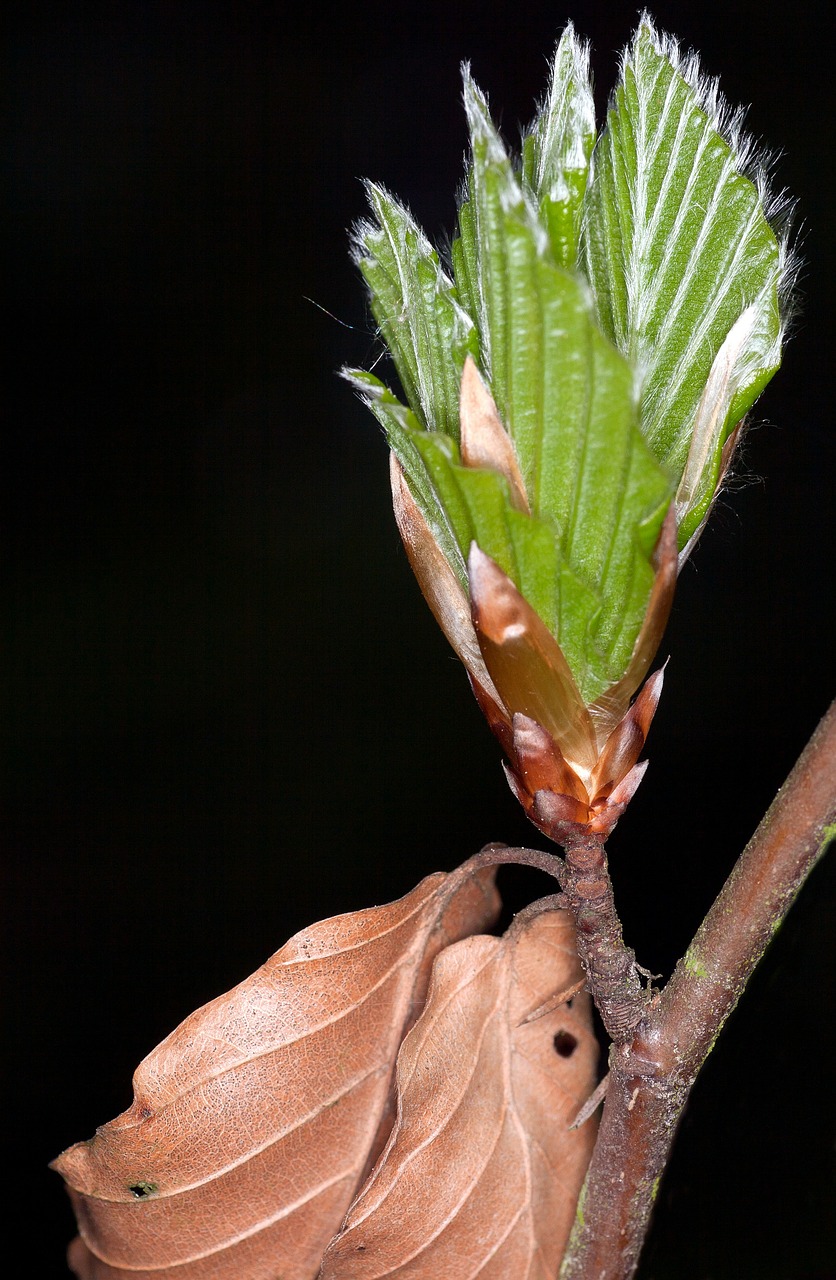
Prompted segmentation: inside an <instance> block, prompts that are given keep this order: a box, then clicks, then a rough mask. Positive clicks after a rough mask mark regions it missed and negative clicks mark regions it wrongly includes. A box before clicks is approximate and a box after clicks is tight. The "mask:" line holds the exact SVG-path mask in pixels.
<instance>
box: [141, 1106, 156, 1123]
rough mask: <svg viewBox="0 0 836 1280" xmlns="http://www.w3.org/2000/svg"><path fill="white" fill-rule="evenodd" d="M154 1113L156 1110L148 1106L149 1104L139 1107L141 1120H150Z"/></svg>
mask: <svg viewBox="0 0 836 1280" xmlns="http://www.w3.org/2000/svg"><path fill="white" fill-rule="evenodd" d="M153 1114H154V1112H153V1111H152V1110H151V1108H150V1107H149V1106H147V1105H146V1106H144V1107H140V1108H139V1118H140V1120H150V1119H151V1117H152V1115H153Z"/></svg>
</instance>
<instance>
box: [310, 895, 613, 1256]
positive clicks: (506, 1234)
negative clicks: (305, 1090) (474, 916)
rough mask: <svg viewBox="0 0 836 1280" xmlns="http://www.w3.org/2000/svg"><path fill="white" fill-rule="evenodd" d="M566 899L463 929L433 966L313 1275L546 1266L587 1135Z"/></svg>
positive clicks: (567, 1223) (563, 1231) (585, 1028)
mask: <svg viewBox="0 0 836 1280" xmlns="http://www.w3.org/2000/svg"><path fill="white" fill-rule="evenodd" d="M581 977H582V973H581V971H580V966H579V963H578V959H577V954H576V950H575V939H574V928H573V925H572V923H571V920H570V919H569V918H568V917H567V915H566V913H565V912H563V911H557V912H548V913H543V914H540V915H535V916H528V917H527V918H526V917H521V918H520V920H518V921H517V922H515V924H514V925H512V926H511V929H510V930H509V931H508V933H507V934H506V935H505V936H504V937H503V938H490V937H471V938H468V939H466V940H465V941H463V942H459V943H457V944H456V945H455V946H453V947H449V948H448V949H447V950H446V951H445V952H443V954H442V955H440V956H439V957H438V959H437V960H436V962H435V967H434V969H433V976H432V982H431V985H430V993H429V996H428V999H427V1005H426V1008H425V1009H424V1012H423V1014H422V1016H421V1018H420V1019H419V1021H418V1022H417V1023H416V1025H415V1026H414V1027H413V1029H412V1031H411V1032H410V1033H409V1035H408V1036H407V1038H406V1040H405V1041H404V1043H403V1045H402V1047H401V1051H400V1054H399V1056H398V1067H397V1087H398V1117H397V1120H396V1123H395V1125H394V1127H393V1129H392V1133H391V1135H390V1137H389V1141H388V1143H387V1145H386V1148H385V1150H384V1152H383V1153H382V1155H381V1158H380V1161H379V1162H378V1164H377V1166H376V1168H375V1169H374V1171H373V1172H372V1174H371V1176H370V1178H369V1180H368V1182H367V1183H366V1184H365V1186H364V1187H363V1189H362V1191H361V1192H360V1195H359V1196H358V1197H357V1199H356V1200H355V1202H354V1204H353V1205H352V1206H351V1209H350V1211H349V1213H348V1216H347V1218H346V1222H345V1224H344V1226H343V1229H342V1231H341V1232H340V1234H339V1235H338V1236H337V1237H336V1239H335V1240H334V1242H333V1243H332V1244H331V1245H330V1247H329V1249H328V1251H327V1252H326V1255H325V1260H324V1263H323V1268H322V1280H383V1277H394V1276H397V1277H399V1280H407V1277H409V1278H410V1280H430V1278H432V1280H439V1278H440V1277H443V1278H444V1280H471V1278H472V1277H476V1276H478V1280H554V1276H555V1275H556V1274H557V1269H558V1266H559V1263H560V1259H561V1257H562V1254H563V1251H564V1248H565V1245H566V1241H567V1239H568V1236H569V1231H570V1228H571V1226H572V1222H573V1220H574V1216H575V1210H576V1204H577V1199H578V1195H579V1193H580V1188H581V1185H582V1183H583V1179H584V1175H585V1172H586V1168H587V1165H588V1163H589V1159H590V1156H591V1154H592V1146H593V1143H594V1139H595V1126H594V1124H587V1125H585V1126H584V1127H583V1128H581V1129H577V1130H570V1129H569V1125H570V1123H571V1122H572V1120H573V1119H574V1117H575V1115H576V1113H577V1111H578V1109H579V1108H580V1106H581V1104H582V1103H583V1101H584V1100H585V1099H586V1097H587V1096H588V1095H589V1093H590V1092H591V1091H592V1089H593V1088H594V1086H595V1065H596V1061H597V1057H598V1047H597V1043H596V1040H595V1037H594V1035H593V1032H592V1022H591V1011H590V1004H589V997H588V996H587V995H586V994H585V993H581V994H578V995H576V996H575V997H574V999H572V1001H571V1003H570V1004H563V1005H561V1006H558V1007H557V1008H553V1009H551V1010H549V1011H548V1012H546V1013H544V1015H543V1016H542V1017H536V1016H535V1017H534V1018H533V1019H532V1020H530V1021H526V1018H527V1016H528V1015H529V1014H531V1013H532V1012H535V1013H536V1011H538V1010H539V1009H540V1008H541V1007H542V1006H543V1005H544V1004H545V1005H546V1008H547V1009H548V998H549V996H550V995H552V994H553V993H554V992H555V991H558V992H559V991H566V990H567V989H570V988H571V987H572V985H573V984H574V983H575V982H576V981H577V980H578V979H579V978H581Z"/></svg>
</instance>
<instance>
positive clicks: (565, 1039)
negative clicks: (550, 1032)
mask: <svg viewBox="0 0 836 1280" xmlns="http://www.w3.org/2000/svg"><path fill="white" fill-rule="evenodd" d="M554 1047H555V1049H556V1051H557V1052H558V1053H559V1054H560V1056H561V1058H571V1056H572V1054H573V1053H574V1052H575V1050H576V1049H577V1047H578V1041H577V1037H576V1036H573V1035H572V1032H571V1031H558V1032H557V1034H556V1035H555V1038H554Z"/></svg>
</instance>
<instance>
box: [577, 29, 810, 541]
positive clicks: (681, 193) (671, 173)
mask: <svg viewBox="0 0 836 1280" xmlns="http://www.w3.org/2000/svg"><path fill="white" fill-rule="evenodd" d="M746 160H747V157H746V155H745V153H744V151H743V149H742V144H741V143H740V140H739V131H738V129H737V127H736V122H734V121H733V122H732V125H731V127H730V128H729V129H725V127H724V125H723V121H722V120H721V118H720V109H719V107H718V101H717V95H716V90H715V89H714V88H713V87H712V86H710V85H706V84H704V83H702V82H700V81H699V79H698V77H697V74H696V68H695V64H694V63H693V61H691V62H689V63H688V64H685V65H683V64H682V63H681V60H680V59H679V57H678V53H677V50H676V46H675V45H674V44H673V43H672V42H670V41H666V40H663V39H662V38H660V37H659V36H658V35H657V34H656V32H655V31H654V29H653V27H652V26H651V25H650V24H649V23H648V22H647V21H645V22H643V23H642V25H641V27H640V28H639V30H638V32H637V33H636V36H635V38H634V41H633V44H632V47H631V49H630V50H629V52H628V55H627V56H626V58H625V60H624V63H623V67H622V76H621V81H620V84H619V86H618V89H617V91H616V94H615V98H614V103H613V106H612V108H611V110H610V112H609V115H608V119H607V126H606V129H605V131H604V133H603V135H602V137H601V140H600V142H599V144H598V147H597V149H596V152H595V156H594V161H593V175H592V178H591V181H590V184H589V188H588V191H587V199H586V206H585V265H586V268H587V271H588V274H589V278H590V281H591V283H592V287H593V291H594V293H595V298H596V304H597V308H598V316H599V320H600V323H601V325H602V327H603V329H604V332H605V333H606V334H607V335H608V336H609V337H610V338H611V339H612V340H613V341H614V342H615V343H616V345H617V346H618V348H619V349H620V350H621V351H622V352H623V353H624V354H625V355H626V356H627V357H628V358H629V360H630V362H631V363H632V364H633V365H634V366H635V367H636V368H638V369H639V370H641V371H642V394H641V418H642V428H643V431H644V433H645V436H646V438H647V440H648V442H649V444H650V446H651V448H652V449H653V452H654V454H655V455H656V457H657V458H659V459H660V460H661V461H663V462H664V463H665V464H666V465H667V466H668V467H669V468H670V469H671V470H672V471H673V472H674V473H675V474H676V475H678V476H681V475H682V473H683V471H684V470H685V467H686V462H687V459H688V454H689V450H690V448H691V441H692V434H693V432H694V428H695V424H696V423H697V418H698V410H699V405H700V400H701V397H702V395H703V392H704V389H705V387H706V383H707V382H708V380H709V375H710V373H711V370H712V366H713V365H714V362H715V359H716V358H717V357H718V352H719V351H720V349H721V347H722V345H723V343H724V341H726V339H727V338H728V336H729V334H730V332H731V330H732V328H733V326H734V325H735V322H736V321H737V320H738V319H739V318H740V317H741V315H742V313H743V312H744V311H746V309H747V308H749V307H753V308H754V312H753V323H752V324H751V326H750V332H749V334H748V337H747V342H746V344H745V345H744V347H743V348H742V349H740V350H739V351H738V352H737V354H736V358H735V362H734V365H733V367H732V368H730V369H729V370H728V374H729V380H728V385H727V388H726V390H727V395H726V399H725V401H722V402H718V406H719V407H718V413H717V414H716V415H715V417H714V419H712V423H711V442H710V448H709V449H708V450H705V449H704V448H703V452H705V454H706V457H705V467H706V468H707V477H709V478H710V479H711V480H712V481H713V482H710V483H703V484H701V485H691V491H692V495H693V496H692V499H691V501H690V503H689V504H688V505H686V506H685V507H684V508H683V510H682V512H681V513H680V514H681V521H682V523H681V525H680V545H683V544H684V543H685V542H686V541H687V540H688V538H689V537H690V536H691V534H692V533H693V531H694V530H695V529H696V528H697V526H698V525H699V523H700V521H701V519H702V517H703V515H704V514H705V510H706V508H707V506H708V504H709V503H710V501H711V499H712V497H713V492H714V483H716V478H717V473H718V470H719V465H720V453H721V450H722V446H723V444H724V442H725V440H726V439H727V438H728V435H729V434H730V432H731V430H732V429H733V428H734V426H735V425H736V423H737V422H738V421H739V420H740V418H741V417H742V416H743V414H744V413H745V412H746V411H747V410H748V409H749V408H750V406H751V405H752V403H753V402H754V400H755V398H756V397H757V395H758V394H759V393H760V391H761V390H762V388H763V386H764V385H765V383H766V382H767V381H768V380H769V378H770V377H771V376H772V374H773V373H774V371H775V369H776V368H777V367H778V364H779V363H780V349H781V319H780V311H779V289H780V286H781V280H782V274H783V273H784V271H785V253H784V249H783V247H782V246H781V245H780V244H779V243H778V240H777V239H776V236H775V234H774V232H773V230H772V228H771V227H770V225H769V222H768V221H767V218H766V215H765V212H764V204H763V198H762V194H761V192H760V191H759V190H758V187H757V186H756V185H755V183H754V182H752V181H751V180H750V179H749V178H748V177H746V176H745V172H744V170H745V168H746ZM702 425H703V427H704V426H705V422H703V424H702ZM704 443H705V442H704V441H703V446H704Z"/></svg>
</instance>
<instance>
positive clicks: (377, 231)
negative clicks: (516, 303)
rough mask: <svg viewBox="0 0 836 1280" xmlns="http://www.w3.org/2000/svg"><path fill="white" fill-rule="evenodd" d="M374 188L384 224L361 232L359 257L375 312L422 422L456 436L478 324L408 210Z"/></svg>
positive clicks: (358, 235)
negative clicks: (464, 380)
mask: <svg viewBox="0 0 836 1280" xmlns="http://www.w3.org/2000/svg"><path fill="white" fill-rule="evenodd" d="M367 193H368V197H369V202H370V204H371V206H372V209H373V210H374V213H375V216H376V219H377V222H376V224H373V223H369V222H366V223H362V224H361V225H360V227H359V228H358V229H357V232H356V234H355V258H356V261H357V263H358V266H359V267H360V270H361V272H362V274H363V277H364V279H365V281H366V283H367V285H368V287H369V291H370V295H371V306H372V313H373V314H374V317H375V319H376V321H377V323H378V325H379V326H380V331H381V333H382V335H383V337H384V339H385V341H386V345H387V346H388V347H389V350H390V351H391V353H392V356H393V359H394V361H395V368H396V369H397V371H398V376H399V378H400V380H401V384H402V386H403V389H404V394H405V395H406V398H407V400H408V402H409V404H410V405H411V406H412V409H413V411H414V412H415V414H416V415H417V417H418V419H419V421H420V422H421V425H422V426H423V427H425V428H426V429H427V430H430V431H442V432H446V433H448V434H450V435H452V436H453V437H454V438H456V439H457V438H458V434H459V386H460V383H461V374H462V367H463V365H464V360H465V357H466V355H467V354H468V352H470V353H471V354H472V355H474V356H478V341H477V339H476V331H475V328H474V324H473V321H472V319H471V318H470V316H469V315H468V314H467V313H466V311H465V310H464V309H463V308H462V307H461V306H460V304H459V301H458V297H457V294H456V289H455V286H454V284H453V281H452V280H451V279H450V277H449V276H448V275H447V273H446V272H445V271H444V269H443V267H442V266H441V263H440V262H439V258H438V254H437V253H436V251H435V249H433V247H432V245H431V244H430V243H429V241H428V240H427V238H426V236H425V235H424V233H423V232H422V231H421V229H420V227H418V225H417V223H416V222H415V221H414V219H413V218H412V217H411V215H410V214H409V212H408V211H407V210H406V209H404V207H403V206H402V205H400V204H399V203H398V202H397V200H395V199H393V197H392V196H390V195H388V193H387V192H385V191H384V190H383V189H382V188H381V187H378V186H375V185H374V184H373V183H368V184H367Z"/></svg>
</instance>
